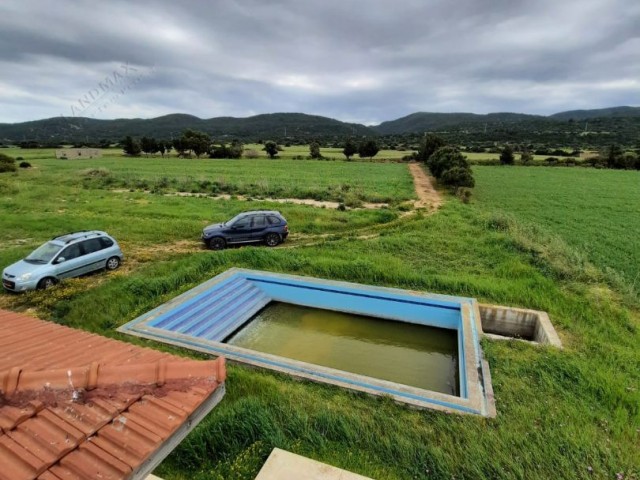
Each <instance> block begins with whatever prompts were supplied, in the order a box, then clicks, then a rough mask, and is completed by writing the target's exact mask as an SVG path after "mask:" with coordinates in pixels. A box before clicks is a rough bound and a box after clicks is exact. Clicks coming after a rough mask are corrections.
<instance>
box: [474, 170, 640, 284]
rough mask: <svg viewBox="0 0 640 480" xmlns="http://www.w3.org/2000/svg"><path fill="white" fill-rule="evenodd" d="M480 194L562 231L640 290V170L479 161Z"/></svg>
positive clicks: (486, 203)
mask: <svg viewBox="0 0 640 480" xmlns="http://www.w3.org/2000/svg"><path fill="white" fill-rule="evenodd" d="M474 173H475V175H476V178H477V180H478V188H477V189H476V192H475V198H476V200H477V201H478V202H479V203H481V204H482V205H483V207H486V208H488V209H489V208H491V209H495V210H497V211H502V212H506V213H508V214H511V215H513V217H514V218H518V219H521V220H525V221H527V222H531V223H534V224H537V225H540V226H543V227H544V228H546V229H548V230H549V231H551V232H554V233H556V234H558V235H560V236H561V237H562V238H563V239H564V240H566V241H567V242H568V243H569V244H570V245H571V246H573V247H574V248H575V249H576V250H578V251H580V252H582V253H584V254H585V255H586V256H587V258H588V259H589V260H590V261H591V262H593V263H594V264H595V265H596V266H598V267H599V268H600V269H601V270H603V271H604V272H606V273H608V274H609V275H610V276H611V277H612V279H613V280H615V279H616V277H619V276H621V277H622V280H623V281H624V284H625V285H626V287H627V288H628V289H629V290H630V291H635V293H636V294H637V293H638V291H640V172H636V171H617V170H594V169H586V168H572V169H553V170H552V169H546V168H523V169H517V170H512V169H510V168H503V167H476V168H475V169H474Z"/></svg>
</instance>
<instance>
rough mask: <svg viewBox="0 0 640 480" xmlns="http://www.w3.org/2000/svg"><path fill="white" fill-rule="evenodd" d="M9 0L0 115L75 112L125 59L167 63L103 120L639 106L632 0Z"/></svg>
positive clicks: (0, 27) (3, 26) (2, 35)
mask: <svg viewBox="0 0 640 480" xmlns="http://www.w3.org/2000/svg"><path fill="white" fill-rule="evenodd" d="M52 5H54V4H52V3H51V2H45V1H44V0H19V1H18V0H8V1H6V2H3V3H2V5H0V69H1V71H2V72H3V74H2V76H1V77H0V121H9V122H11V121H24V120H30V119H35V118H44V117H50V116H56V115H60V114H68V111H69V107H70V105H71V104H72V102H74V101H77V99H78V98H79V97H81V96H82V95H84V94H85V93H86V92H88V91H90V90H91V89H94V88H96V86H97V85H98V84H99V82H101V81H102V80H103V79H104V78H105V77H107V76H108V75H110V74H111V72H112V71H113V70H114V69H115V68H117V67H118V65H121V64H122V63H126V62H128V63H130V64H131V65H133V66H136V67H138V68H140V69H143V70H145V71H146V70H148V69H151V68H153V72H152V73H151V74H149V75H148V76H145V78H144V80H142V81H141V82H139V83H138V84H136V85H135V87H133V88H131V89H129V90H127V92H126V93H125V94H122V95H121V96H119V97H118V98H117V100H116V101H115V102H114V103H113V104H112V105H110V106H109V107H108V108H106V109H104V110H103V111H101V112H100V113H99V115H97V118H114V117H117V116H118V117H120V116H142V117H152V116H155V115H159V114H165V113H172V112H185V113H191V114H194V115H198V116H200V117H212V116H221V115H233V116H246V115H250V114H254V113H264V112H274V111H298V112H306V113H313V114H320V115H326V116H332V117H335V118H339V119H344V120H349V121H359V122H366V123H375V122H380V121H383V120H388V119H392V118H396V117H398V116H401V115H405V114H408V113H411V112H413V111H418V110H422V111H474V112H478V113H484V112H490V111H519V112H530V113H543V114H548V113H553V112H555V111H558V110H564V109H572V108H591V107H593V108H596V107H603V106H611V105H614V104H630V105H637V104H638V103H639V101H638V94H639V93H640V81H639V80H638V79H640V64H639V62H638V54H637V51H638V46H639V45H640V31H639V30H640V29H639V28H638V25H640V4H638V3H637V2H636V1H634V0H581V1H577V0H567V1H565V2H557V1H552V0H538V1H535V2H531V1H522V0H517V1H512V0H511V1H509V0H500V1H496V0H460V1H457V2H450V1H446V0H435V1H424V0H405V1H403V2H398V1H390V0H375V1H371V0H369V1H366V0H343V1H338V0H326V1H323V2H319V1H313V2H311V1H309V2H299V1H294V0H278V1H271V2H264V1H260V0H235V1H233V0H221V1H218V2H200V1H195V0H191V1H184V2H173V1H171V2H170V1H168V0H157V1H152V0H143V1H137V2H126V1H122V0H116V1H110V2H91V1H87V0H74V1H67V2H60V3H56V4H55V6H52Z"/></svg>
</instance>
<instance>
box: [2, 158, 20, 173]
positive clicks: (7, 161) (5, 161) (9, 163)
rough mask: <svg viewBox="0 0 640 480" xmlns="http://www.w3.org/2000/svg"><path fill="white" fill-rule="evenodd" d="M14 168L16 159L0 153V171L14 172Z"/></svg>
mask: <svg viewBox="0 0 640 480" xmlns="http://www.w3.org/2000/svg"><path fill="white" fill-rule="evenodd" d="M16 170H17V168H16V161H15V160H14V159H13V157H10V156H9V155H5V154H4V153H0V173H3V172H15V171H16Z"/></svg>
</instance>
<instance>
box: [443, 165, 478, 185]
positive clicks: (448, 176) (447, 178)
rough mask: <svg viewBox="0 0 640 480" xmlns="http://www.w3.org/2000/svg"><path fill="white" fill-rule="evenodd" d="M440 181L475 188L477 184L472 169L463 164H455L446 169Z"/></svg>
mask: <svg viewBox="0 0 640 480" xmlns="http://www.w3.org/2000/svg"><path fill="white" fill-rule="evenodd" d="M440 181H441V182H442V183H443V184H445V185H450V186H452V187H468V188H473V187H474V186H475V184H476V182H475V180H474V179H473V174H472V173H471V169H470V168H469V167H461V166H454V167H451V168H449V169H448V170H445V171H444V172H443V173H442V175H441V177H440Z"/></svg>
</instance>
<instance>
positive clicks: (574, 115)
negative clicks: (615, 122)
mask: <svg viewBox="0 0 640 480" xmlns="http://www.w3.org/2000/svg"><path fill="white" fill-rule="evenodd" d="M603 117H640V107H611V108H598V109H594V110H569V111H567V112H559V113H554V114H553V115H550V116H549V118H553V119H555V120H572V119H573V120H588V119H590V118H603Z"/></svg>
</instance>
